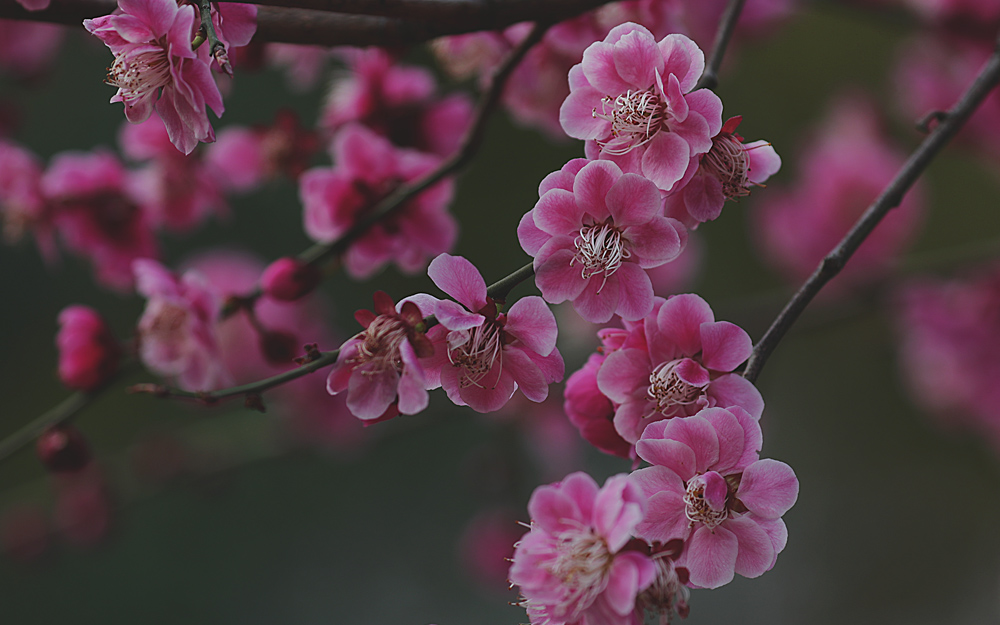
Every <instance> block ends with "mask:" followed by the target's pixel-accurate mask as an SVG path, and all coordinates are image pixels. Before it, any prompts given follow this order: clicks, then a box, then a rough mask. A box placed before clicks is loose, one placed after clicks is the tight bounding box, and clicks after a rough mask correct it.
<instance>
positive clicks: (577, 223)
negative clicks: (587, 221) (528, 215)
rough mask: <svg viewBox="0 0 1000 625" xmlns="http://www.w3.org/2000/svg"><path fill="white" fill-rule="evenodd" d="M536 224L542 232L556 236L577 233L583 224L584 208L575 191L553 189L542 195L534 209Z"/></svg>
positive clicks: (574, 234)
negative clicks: (575, 195) (579, 203)
mask: <svg viewBox="0 0 1000 625" xmlns="http://www.w3.org/2000/svg"><path fill="white" fill-rule="evenodd" d="M532 213H533V214H534V219H535V226H536V227H537V228H538V229H539V230H541V231H542V232H546V233H548V234H550V235H553V236H556V235H560V234H567V235H568V234H572V235H573V236H576V234H577V233H578V232H579V231H580V227H581V226H582V225H583V213H584V211H583V209H582V208H580V206H579V205H578V203H577V201H576V199H575V198H574V196H573V193H571V192H570V191H563V190H562V189H552V190H551V191H549V192H548V193H546V194H545V195H543V196H542V197H540V198H538V202H537V203H536V204H535V207H534V208H533V209H532Z"/></svg>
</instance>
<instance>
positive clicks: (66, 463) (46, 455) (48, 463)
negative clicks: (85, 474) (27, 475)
mask: <svg viewBox="0 0 1000 625" xmlns="http://www.w3.org/2000/svg"><path fill="white" fill-rule="evenodd" d="M36 447H37V449H38V458H39V459H40V460H41V461H42V464H44V465H45V468H47V469H48V470H49V471H54V472H56V473H75V472H77V471H79V470H80V469H82V468H83V467H85V466H87V463H88V462H90V449H89V448H88V446H87V441H86V440H85V439H84V438H83V434H81V433H80V431H79V430H77V429H76V428H75V427H73V426H71V425H55V426H52V427H50V428H49V429H47V430H45V431H44V432H42V435H41V436H39V437H38V443H37V445H36Z"/></svg>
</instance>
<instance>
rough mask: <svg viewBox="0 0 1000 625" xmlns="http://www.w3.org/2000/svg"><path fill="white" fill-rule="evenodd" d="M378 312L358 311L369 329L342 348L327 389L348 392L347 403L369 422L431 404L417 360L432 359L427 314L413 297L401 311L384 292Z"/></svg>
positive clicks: (379, 295)
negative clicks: (425, 323)
mask: <svg viewBox="0 0 1000 625" xmlns="http://www.w3.org/2000/svg"><path fill="white" fill-rule="evenodd" d="M374 299H375V312H374V313H373V312H371V311H369V310H359V311H358V312H356V313H355V314H354V317H355V319H357V320H358V323H360V324H361V325H362V326H364V328H365V329H364V331H363V332H359V333H358V334H356V335H355V336H354V337H353V338H351V339H349V340H348V341H347V342H346V343H344V344H343V345H341V346H340V354H339V355H338V356H337V363H336V364H335V365H333V369H331V370H330V376H329V377H328V378H327V380H326V389H327V390H328V391H329V392H330V394H331V395H336V394H337V393H341V392H343V391H345V390H346V391H347V407H348V408H349V409H350V411H351V413H352V414H354V416H356V417H358V418H359V419H362V420H365V421H372V420H385V419H389V418H392V417H394V416H396V415H398V414H400V413H402V414H409V415H412V414H417V413H418V412H421V411H422V410H423V409H424V408H426V407H427V402H428V396H427V384H426V380H425V378H424V369H423V366H422V365H421V364H420V361H419V360H418V358H428V357H430V356H431V355H432V354H433V353H434V346H433V345H431V341H430V340H429V339H428V338H427V337H426V336H425V335H424V329H423V328H424V316H426V315H429V314H430V311H422V310H421V309H420V308H419V307H418V306H417V305H416V304H415V303H413V302H412V301H404V302H402V303H401V304H400V306H399V311H398V312H397V310H396V308H395V305H394V303H393V301H392V298H390V297H389V296H388V295H386V293H385V292H384V291H376V292H375V297H374Z"/></svg>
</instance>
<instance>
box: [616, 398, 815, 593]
mask: <svg viewBox="0 0 1000 625" xmlns="http://www.w3.org/2000/svg"><path fill="white" fill-rule="evenodd" d="M761 440H762V436H761V431H760V426H759V425H758V424H757V421H756V420H755V419H754V418H753V417H751V416H750V415H749V414H748V413H747V412H746V411H744V410H743V409H741V408H738V407H734V408H730V409H728V410H727V409H723V408H706V409H705V410H703V411H701V412H699V413H698V414H696V415H694V416H692V417H687V418H685V419H671V420H669V421H659V422H656V423H653V424H651V425H650V426H649V427H647V428H646V430H645V432H643V434H642V438H641V439H640V440H639V442H638V443H636V451H637V452H638V454H639V457H641V458H642V459H643V460H646V461H647V462H649V463H650V464H652V465H653V466H651V467H648V468H645V469H639V470H638V471H636V472H634V473H632V475H631V476H629V477H630V479H631V480H632V483H633V484H635V485H636V486H638V487H640V488H641V489H642V491H643V493H644V494H645V495H646V497H647V498H648V499H649V506H648V508H647V512H646V516H645V518H644V519H643V521H642V522H641V523H639V524H638V526H637V527H636V529H635V531H636V534H637V535H638V536H639V537H641V538H643V539H645V540H648V541H659V542H664V543H665V542H667V541H670V540H675V539H682V540H684V541H685V549H684V553H683V554H681V556H680V558H678V560H677V564H678V566H682V567H685V568H687V570H688V572H689V573H690V583H691V584H692V585H693V586H696V587H702V588H718V587H719V586H722V585H724V584H727V583H729V582H730V581H732V579H733V576H734V574H735V573H739V574H740V575H743V576H744V577H757V576H759V575H761V574H763V573H765V572H766V571H769V570H771V568H772V567H773V566H774V563H775V562H776V560H777V557H778V553H780V552H781V550H782V549H784V547H785V541H786V538H787V535H788V534H787V530H786V529H785V524H784V522H783V521H782V520H781V516H782V515H783V514H784V513H785V512H787V511H788V509H789V508H791V507H792V505H793V504H794V503H795V500H796V498H797V497H798V490H799V484H798V480H797V479H796V478H795V473H794V472H793V471H792V469H791V468H790V467H789V466H788V465H787V464H785V463H783V462H778V461H777V460H769V459H768V460H758V459H757V452H758V451H760V446H761Z"/></svg>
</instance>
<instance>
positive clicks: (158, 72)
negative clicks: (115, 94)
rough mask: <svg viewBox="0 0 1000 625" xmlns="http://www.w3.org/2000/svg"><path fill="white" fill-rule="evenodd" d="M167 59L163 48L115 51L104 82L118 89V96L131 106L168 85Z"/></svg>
mask: <svg viewBox="0 0 1000 625" xmlns="http://www.w3.org/2000/svg"><path fill="white" fill-rule="evenodd" d="M170 81H171V76H170V59H169V57H168V56H167V51H166V50H162V49H161V50H149V51H146V52H140V53H139V54H134V55H132V54H125V53H123V54H119V55H118V56H117V57H115V62H114V64H113V65H112V66H111V67H110V68H109V69H108V76H107V79H106V80H105V81H104V82H105V83H107V84H109V85H111V86H112V87H118V88H119V89H120V90H121V99H122V102H124V103H125V105H126V106H132V105H133V104H134V103H135V102H136V101H138V100H141V99H143V98H144V97H146V96H147V95H149V94H150V93H152V92H154V91H156V90H158V89H160V88H161V87H166V86H167V85H169V84H170Z"/></svg>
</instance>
